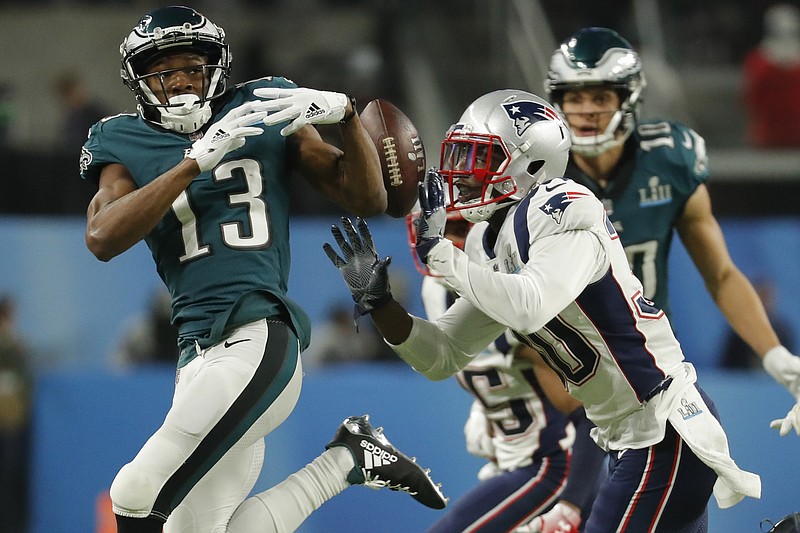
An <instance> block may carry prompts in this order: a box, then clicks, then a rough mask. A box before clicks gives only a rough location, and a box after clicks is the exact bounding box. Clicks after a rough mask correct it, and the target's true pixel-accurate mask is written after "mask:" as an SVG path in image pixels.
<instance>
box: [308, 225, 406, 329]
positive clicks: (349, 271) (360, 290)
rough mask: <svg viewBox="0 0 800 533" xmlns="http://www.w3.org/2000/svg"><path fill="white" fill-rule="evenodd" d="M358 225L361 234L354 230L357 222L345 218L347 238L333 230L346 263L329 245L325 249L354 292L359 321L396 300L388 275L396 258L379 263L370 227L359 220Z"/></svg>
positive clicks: (337, 229) (336, 227)
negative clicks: (360, 318) (360, 317)
mask: <svg viewBox="0 0 800 533" xmlns="http://www.w3.org/2000/svg"><path fill="white" fill-rule="evenodd" d="M356 223H357V224H358V230H356V228H355V227H353V222H352V221H351V220H350V219H349V218H345V217H342V227H343V228H344V231H345V233H347V238H345V236H344V235H343V234H342V230H341V229H340V228H339V226H332V227H331V233H332V234H333V238H334V239H336V244H338V245H339V248H341V250H342V255H343V256H344V259H342V258H341V257H339V255H338V254H337V253H336V252H335V251H334V250H333V247H332V246H331V245H330V244H328V243H327V242H326V243H325V244H323V245H322V249H323V250H325V253H326V254H328V259H330V260H331V263H333V265H334V266H335V267H336V268H338V269H339V273H340V274H341V275H342V277H343V278H344V282H345V283H346V284H347V288H348V289H350V293H351V294H352V295H353V300H354V301H355V302H356V307H355V313H356V317H359V316H363V315H366V314H367V313H371V312H372V311H375V310H376V309H380V308H381V307H383V306H384V305H386V304H387V303H389V302H390V301H391V300H392V291H391V288H390V287H389V274H388V267H389V264H390V263H391V262H392V258H391V257H386V258H385V259H379V258H378V254H377V252H375V244H373V242H372V235H371V234H370V232H369V226H367V223H366V222H365V221H364V219H362V218H360V217H359V218H357V219H356ZM348 240H349V242H348Z"/></svg>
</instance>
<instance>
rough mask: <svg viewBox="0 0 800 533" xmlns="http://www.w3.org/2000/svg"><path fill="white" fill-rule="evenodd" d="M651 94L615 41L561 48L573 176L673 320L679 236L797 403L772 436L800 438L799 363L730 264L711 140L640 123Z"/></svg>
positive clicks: (585, 38)
mask: <svg viewBox="0 0 800 533" xmlns="http://www.w3.org/2000/svg"><path fill="white" fill-rule="evenodd" d="M644 86H645V79H644V75H643V73H642V65H641V60H640V57H639V54H638V53H637V52H636V51H635V50H634V49H633V47H632V46H631V45H630V43H629V42H628V41H626V40H625V39H624V38H622V37H621V36H620V35H619V34H617V33H616V32H614V31H612V30H610V29H607V28H584V29H581V30H579V31H578V32H576V33H575V34H573V35H572V36H570V37H569V38H568V39H566V40H565V41H564V42H563V43H562V44H561V46H560V47H559V48H558V49H557V50H556V51H555V53H554V54H553V56H552V59H551V61H550V68H549V73H548V77H547V80H546V81H545V90H546V91H547V93H548V96H549V98H550V100H551V102H552V103H553V104H554V105H555V106H556V107H557V108H558V110H559V111H560V112H561V113H562V114H563V116H564V117H565V119H566V121H567V123H568V125H569V127H570V133H571V136H572V152H571V156H570V160H569V163H568V166H567V170H566V172H565V174H566V175H567V176H569V177H570V178H572V179H574V180H575V181H577V182H578V183H581V184H582V185H585V186H586V187H588V188H589V189H591V190H592V191H593V192H594V193H595V195H597V196H598V197H599V198H600V199H601V200H602V201H603V203H604V205H605V208H606V211H607V213H608V216H609V218H610V219H611V221H612V222H613V224H614V227H615V228H616V230H617V232H618V233H619V235H620V238H621V240H622V244H623V245H624V247H625V251H626V253H627V256H628V261H629V263H630V264H631V267H632V268H633V270H634V272H635V273H636V275H637V277H639V279H640V280H641V281H642V285H643V286H644V296H645V297H646V298H649V299H651V300H652V301H653V302H655V304H656V306H658V307H660V308H662V309H664V310H665V311H668V310H669V302H668V299H667V258H668V256H669V247H670V243H671V242H672V236H673V230H677V232H678V235H679V236H680V239H681V242H682V243H683V244H684V246H685V247H686V250H687V251H688V252H689V255H690V256H691V258H692V260H693V261H694V264H695V265H696V267H697V269H698V270H699V272H700V274H701V276H702V277H703V280H704V281H705V285H706V287H707V288H708V291H709V293H710V294H711V297H712V298H713V299H714V301H715V302H716V304H717V306H718V307H719V309H720V311H722V314H723V315H725V318H726V319H727V320H728V322H729V323H730V325H731V327H732V328H733V329H734V331H736V333H737V334H738V335H739V336H740V337H742V339H743V340H744V341H745V342H747V344H748V345H749V346H750V347H751V348H752V349H753V350H754V351H755V352H756V353H758V354H759V355H760V356H761V358H762V361H763V364H764V368H765V369H766V370H767V372H769V373H770V374H771V375H772V376H773V377H774V378H775V380H776V381H778V382H779V383H781V384H782V385H784V386H785V387H786V388H787V389H788V390H789V392H790V393H791V394H792V396H794V398H795V399H796V400H798V403H797V404H795V406H794V407H793V408H792V409H791V411H789V413H788V414H787V416H786V417H784V418H782V419H778V420H775V421H773V422H772V426H773V427H774V428H776V429H779V431H780V434H781V435H786V434H788V433H789V432H790V430H791V429H794V430H795V432H797V434H798V435H800V358H798V357H797V356H795V355H792V354H791V353H790V352H789V351H788V350H787V349H786V348H785V347H783V346H782V345H781V344H780V341H779V340H778V337H777V335H776V334H775V331H774V329H773V327H772V325H771V324H770V322H769V319H768V318H767V313H766V311H765V310H764V306H763V305H762V303H761V301H760V300H759V298H758V295H757V293H756V291H755V289H754V288H753V286H752V284H751V283H750V281H748V279H747V278H746V277H745V276H744V275H743V274H742V272H741V271H740V270H739V269H738V268H737V266H736V265H735V264H734V262H733V261H732V259H731V256H730V254H729V252H728V248H727V245H726V244H725V239H724V236H723V234H722V231H721V230H720V226H719V224H718V223H717V220H716V219H715V217H714V215H713V213H712V210H711V200H710V197H709V194H708V190H707V188H706V186H705V181H706V178H707V176H708V168H707V157H706V150H705V143H704V141H703V138H702V137H700V136H699V135H698V134H697V133H695V132H694V131H693V130H691V129H690V128H688V127H687V126H685V125H683V124H680V123H677V122H672V121H661V120H646V121H640V120H638V118H637V111H638V106H639V101H640V97H641V93H642V90H643V89H644Z"/></svg>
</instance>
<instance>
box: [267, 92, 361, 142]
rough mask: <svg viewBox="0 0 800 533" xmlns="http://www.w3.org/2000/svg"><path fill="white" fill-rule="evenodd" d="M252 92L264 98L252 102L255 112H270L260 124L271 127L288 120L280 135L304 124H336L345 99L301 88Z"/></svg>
mask: <svg viewBox="0 0 800 533" xmlns="http://www.w3.org/2000/svg"><path fill="white" fill-rule="evenodd" d="M253 94H254V95H256V96H258V97H259V98H266V99H267V100H266V101H262V102H258V103H257V104H256V109H258V110H259V111H268V112H269V113H271V114H270V115H268V116H267V117H266V118H265V119H264V124H266V125H267V126H273V125H275V124H278V123H279V122H285V121H287V120H291V121H292V122H291V123H290V124H289V125H288V126H286V127H284V128H283V129H282V130H281V135H283V136H284V137H288V136H289V135H291V134H292V133H294V132H296V131H297V130H299V129H300V128H302V127H303V126H307V125H308V124H336V123H337V122H339V121H341V120H342V119H343V118H344V113H345V110H346V109H347V102H348V101H349V100H348V98H347V95H346V94H342V93H334V92H330V91H318V90H316V89H307V88H304V87H301V88H297V89H278V88H267V89H255V90H254V91H253Z"/></svg>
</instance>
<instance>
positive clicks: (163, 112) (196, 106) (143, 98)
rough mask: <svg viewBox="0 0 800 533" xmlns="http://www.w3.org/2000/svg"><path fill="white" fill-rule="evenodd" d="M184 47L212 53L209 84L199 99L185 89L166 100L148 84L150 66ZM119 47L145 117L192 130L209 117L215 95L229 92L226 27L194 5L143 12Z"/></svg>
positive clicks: (124, 77)
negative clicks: (203, 13)
mask: <svg viewBox="0 0 800 533" xmlns="http://www.w3.org/2000/svg"><path fill="white" fill-rule="evenodd" d="M183 50H190V51H193V52H197V53H199V54H201V55H204V56H205V57H206V58H207V60H206V64H205V65H203V68H204V70H205V71H207V79H208V84H207V85H206V86H205V87H203V91H202V95H201V97H200V99H199V100H198V98H197V97H196V96H192V95H180V96H174V97H172V98H170V101H169V102H167V103H166V104H162V103H161V102H160V101H159V99H158V97H157V96H156V95H155V94H154V93H153V91H152V90H150V87H149V86H148V85H147V79H146V78H147V76H148V74H147V66H148V65H149V64H151V63H152V62H153V61H154V60H156V59H157V58H159V57H161V56H163V55H166V54H170V53H175V52H179V51H183ZM119 51H120V55H121V56H122V71H121V75H122V81H123V82H125V85H127V86H128V87H129V88H130V89H131V90H132V91H133V92H134V94H135V95H136V102H137V104H138V106H137V107H138V109H139V114H140V115H141V116H142V118H144V119H145V120H149V121H151V122H155V123H156V124H159V125H161V126H162V127H164V128H167V129H171V130H174V131H177V132H179V133H192V132H194V131H197V130H198V129H200V128H201V127H202V126H203V125H204V124H205V123H206V122H208V119H209V118H211V107H210V101H211V100H213V99H214V98H217V97H219V96H221V95H222V94H223V93H224V92H225V81H226V80H227V78H228V76H229V74H230V64H231V54H230V51H229V50H228V45H227V43H226V42H225V32H224V31H223V30H222V28H220V27H219V26H217V25H216V24H214V23H213V22H211V21H210V20H208V19H207V18H206V17H204V16H203V15H202V14H201V13H199V12H197V11H195V10H194V9H192V8H190V7H183V6H169V7H162V8H159V9H156V10H154V11H151V12H149V13H147V14H145V15H144V16H142V18H141V20H139V22H138V24H137V25H136V27H134V28H133V30H131V32H130V34H128V36H127V37H126V38H125V40H124V41H123V42H122V44H121V45H120V47H119ZM151 75H157V73H156V74H151Z"/></svg>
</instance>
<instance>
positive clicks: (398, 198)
mask: <svg viewBox="0 0 800 533" xmlns="http://www.w3.org/2000/svg"><path fill="white" fill-rule="evenodd" d="M359 116H360V117H361V123H362V124H363V125H364V128H365V129H366V130H367V133H369V136H370V137H372V141H373V142H374V143H375V148H377V149H378V157H379V158H380V160H381V169H382V170H383V185H384V187H386V194H387V196H388V201H389V202H388V206H387V208H386V214H387V215H389V216H391V217H395V218H402V217H404V216H406V215H407V214H408V213H409V212H410V211H411V209H412V208H413V207H414V204H415V203H416V202H417V199H418V195H419V192H418V190H417V184H418V183H420V182H421V181H422V179H423V178H424V177H425V147H424V146H423V145H422V140H421V139H420V137H419V134H418V133H417V128H416V127H415V126H414V124H413V123H412V122H411V120H410V119H409V118H408V117H407V116H406V115H405V114H404V113H403V112H402V111H400V110H399V109H398V108H397V107H395V105H394V104H392V103H391V102H389V101H387V100H383V99H376V100H373V101H371V102H370V103H368V104H367V105H366V107H364V110H363V111H361V113H360V114H359Z"/></svg>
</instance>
